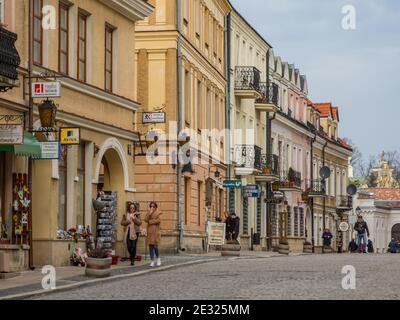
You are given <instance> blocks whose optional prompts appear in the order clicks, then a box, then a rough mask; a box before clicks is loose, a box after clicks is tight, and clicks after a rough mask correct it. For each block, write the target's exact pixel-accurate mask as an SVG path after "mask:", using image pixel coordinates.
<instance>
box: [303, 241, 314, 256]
mask: <svg viewBox="0 0 400 320" xmlns="http://www.w3.org/2000/svg"><path fill="white" fill-rule="evenodd" d="M303 252H304V253H312V244H311V243H307V242H306V243H305V244H304V249H303Z"/></svg>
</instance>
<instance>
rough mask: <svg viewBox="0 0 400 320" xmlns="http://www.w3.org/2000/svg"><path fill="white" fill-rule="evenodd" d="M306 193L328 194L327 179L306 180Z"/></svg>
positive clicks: (312, 194) (309, 194)
mask: <svg viewBox="0 0 400 320" xmlns="http://www.w3.org/2000/svg"><path fill="white" fill-rule="evenodd" d="M305 193H306V194H307V195H308V196H310V197H312V196H325V195H326V181H325V180H322V179H314V180H307V181H306V191H305Z"/></svg>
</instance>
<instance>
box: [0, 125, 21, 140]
mask: <svg viewBox="0 0 400 320" xmlns="http://www.w3.org/2000/svg"><path fill="white" fill-rule="evenodd" d="M2 144H3V145H12V144H13V145H15V144H24V126H23V125H22V124H0V145H2Z"/></svg>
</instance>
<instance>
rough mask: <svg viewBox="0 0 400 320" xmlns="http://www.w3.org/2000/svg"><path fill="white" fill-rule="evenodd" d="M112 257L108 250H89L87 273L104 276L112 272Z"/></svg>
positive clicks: (88, 274) (89, 275)
mask: <svg viewBox="0 0 400 320" xmlns="http://www.w3.org/2000/svg"><path fill="white" fill-rule="evenodd" d="M111 264H112V257H110V254H109V252H108V251H107V250H105V249H103V248H99V247H98V248H95V249H91V250H88V257H87V259H86V270H85V273H86V275H87V276H88V277H95V278H104V277H108V276H109V275H110V274H111Z"/></svg>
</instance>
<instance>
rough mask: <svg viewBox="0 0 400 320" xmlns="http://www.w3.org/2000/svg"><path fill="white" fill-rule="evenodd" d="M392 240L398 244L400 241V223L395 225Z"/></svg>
mask: <svg viewBox="0 0 400 320" xmlns="http://www.w3.org/2000/svg"><path fill="white" fill-rule="evenodd" d="M392 238H394V239H395V240H396V241H397V242H399V241H400V223H398V224H395V225H394V226H393V228H392Z"/></svg>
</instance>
